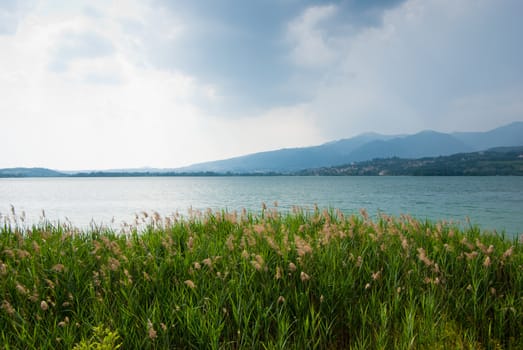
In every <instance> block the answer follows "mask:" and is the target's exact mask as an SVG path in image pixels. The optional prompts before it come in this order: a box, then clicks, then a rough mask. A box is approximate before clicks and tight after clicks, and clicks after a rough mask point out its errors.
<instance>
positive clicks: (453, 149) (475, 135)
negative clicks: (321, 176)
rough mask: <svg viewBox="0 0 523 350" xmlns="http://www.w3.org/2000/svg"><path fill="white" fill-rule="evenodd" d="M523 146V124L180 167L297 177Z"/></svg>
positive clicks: (366, 138) (374, 137) (371, 139)
mask: <svg viewBox="0 0 523 350" xmlns="http://www.w3.org/2000/svg"><path fill="white" fill-rule="evenodd" d="M504 146H523V122H515V123H512V124H509V125H506V126H503V127H500V128H497V129H494V130H490V131H487V132H459V133H451V134H446V133H439V132H435V131H422V132H420V133H417V134H414V135H402V136H391V135H380V134H374V133H370V134H363V135H359V136H356V137H353V138H349V139H343V140H338V141H333V142H329V143H325V144H323V145H319V146H312V147H302V148H286V149H280V150H275V151H268V152H260V153H254V154H249V155H245V156H241V157H235V158H230V159H225V160H218V161H212V162H205V163H199V164H195V165H191V166H188V167H184V168H179V169H175V171H179V172H205V171H210V172H218V173H227V172H232V173H265V172H281V173H292V172H296V171H299V170H303V169H310V168H320V167H330V166H336V165H342V164H349V163H352V162H359V161H366V160H371V159H375V158H390V157H398V158H422V157H437V156H446V155H451V154H456V153H466V152H476V151H483V150H486V149H489V148H494V147H504Z"/></svg>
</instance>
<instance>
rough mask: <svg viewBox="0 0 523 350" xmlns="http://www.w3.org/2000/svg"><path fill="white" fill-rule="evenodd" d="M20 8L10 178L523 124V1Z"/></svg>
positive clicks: (147, 0) (13, 33) (3, 144)
mask: <svg viewBox="0 0 523 350" xmlns="http://www.w3.org/2000/svg"><path fill="white" fill-rule="evenodd" d="M20 4H23V2H18V1H16V2H15V1H13V0H9V1H4V2H1V4H0V16H4V15H5V13H8V14H9V15H8V16H11V15H12V14H15V15H14V17H9V18H14V22H12V23H15V24H13V25H11V24H9V28H10V29H9V30H10V31H9V33H10V34H9V35H0V52H2V54H1V55H0V96H2V103H1V104H0V116H1V120H2V123H3V124H2V125H4V126H5V128H6V130H7V129H8V130H9V133H6V135H4V136H3V137H2V138H0V148H2V149H8V150H9V152H7V153H9V154H8V155H6V156H5V157H3V158H2V164H0V166H16V165H28V166H37V165H40V166H48V167H55V168H72V169H75V168H80V169H85V168H113V167H132V166H143V165H151V166H159V167H175V166H182V165H187V164H189V163H196V162H200V161H206V160H212V159H219V158H224V157H229V156H235V155H240V154H246V153H250V152H257V151H263V150H267V149H277V148H282V147H296V146H306V145H311V144H317V143H320V142H323V141H330V140H332V139H337V138H344V137H349V136H352V135H355V134H358V133H361V132H367V131H376V132H382V133H408V132H417V131H419V130H421V129H436V130H441V131H454V130H471V129H476V130H482V129H483V130H485V129H489V128H492V127H495V126H498V125H499V124H500V123H505V122H507V123H508V122H510V121H513V120H518V119H519V120H521V116H522V115H523V106H522V104H521V101H523V70H521V68H520V62H522V61H523V47H522V46H521V45H519V41H520V38H519V36H520V33H521V32H523V22H521V21H520V19H519V14H520V13H521V12H522V10H523V3H522V2H520V1H519V0H500V1H499V2H494V1H492V0H479V1H477V0H458V1H451V0H423V1H421V0H405V1H392V0H391V1H372V2H369V1H359V0H358V1H356V0H340V1H332V2H329V3H325V2H323V1H313V0H306V1H295V0H284V1H280V0H278V1H276V0H266V1H265V0H264V1H261V0H253V1H249V2H245V1H240V0H225V1H223V2H219V3H218V2H215V1H206V2H205V1H202V2H185V1H184V2H181V1H179V2H178V1H167V0H143V1H142V0H111V1H105V0H71V1H67V2H62V1H39V2H36V3H35V4H36V5H37V6H32V7H29V10H23V11H21V10H19V9H20V8H24V7H23V6H22V7H20V6H21V5H20ZM28 4H31V2H28ZM24 6H25V5H24ZM20 11H21V12H20ZM7 22H8V21H6V22H0V23H7ZM4 34H5V33H4Z"/></svg>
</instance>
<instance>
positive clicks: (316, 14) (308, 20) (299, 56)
mask: <svg viewBox="0 0 523 350" xmlns="http://www.w3.org/2000/svg"><path fill="white" fill-rule="evenodd" d="M335 14H336V7H335V6H333V5H327V6H314V7H310V8H308V9H307V10H306V11H305V12H304V13H303V14H302V15H301V16H300V17H298V18H297V19H295V20H293V21H291V22H290V23H289V25H288V29H287V37H288V40H289V41H290V42H291V45H292V46H293V48H292V50H291V58H292V60H293V62H294V63H295V64H297V65H300V66H303V67H312V68H313V67H318V66H324V65H326V64H331V63H332V62H333V60H334V58H335V56H336V53H335V50H334V49H333V48H332V47H330V44H329V43H327V42H326V41H327V40H328V39H329V38H328V36H327V33H326V31H325V30H322V27H321V26H320V25H321V24H322V22H324V21H327V20H329V19H330V18H332V17H333V16H334V15H335Z"/></svg>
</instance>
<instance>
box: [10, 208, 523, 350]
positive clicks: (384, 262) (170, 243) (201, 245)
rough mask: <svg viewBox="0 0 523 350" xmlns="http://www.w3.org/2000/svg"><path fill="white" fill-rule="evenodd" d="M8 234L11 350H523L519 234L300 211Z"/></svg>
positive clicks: (14, 229)
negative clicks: (502, 349) (117, 229)
mask: <svg viewBox="0 0 523 350" xmlns="http://www.w3.org/2000/svg"><path fill="white" fill-rule="evenodd" d="M136 224H137V225H138V226H135V225H125V226H124V227H122V229H121V231H115V230H111V229H109V228H103V227H92V228H91V229H90V230H84V231H81V230H79V229H76V228H74V227H73V226H72V225H71V224H65V225H52V224H50V223H48V222H43V223H42V224H40V225H35V226H32V227H25V226H23V225H21V224H20V223H19V221H16V220H9V221H4V224H3V226H2V227H0V343H1V344H2V347H3V348H6V349H46V348H48V349H71V348H75V347H76V349H88V348H89V349H91V348H95V349H96V348H98V349H106V348H117V347H120V348H122V349H167V348H183V349H190V348H194V349H207V348H209V349H221V348H224V349H230V348H232V349H253V348H254V349H283V348H285V349H296V348H307V349H309V348H312V349H314V348H319V349H338V348H354V349H359V348H361V349H363V348H365V349H367V348H380V349H389V348H397V349H409V348H436V349H438V348H440V349H442V348H470V349H500V348H507V349H509V348H514V349H515V348H523V336H522V334H523V249H522V244H521V243H520V242H518V241H517V239H515V238H508V237H505V236H504V235H496V234H493V233H489V232H482V231H481V230H479V229H478V228H477V227H473V226H470V227H468V228H467V229H462V228H460V227H457V226H454V225H452V224H449V223H443V222H437V223H435V222H430V221H422V220H417V219H414V218H411V217H409V216H400V217H391V216H386V215H379V216H377V217H376V218H371V217H370V216H369V215H368V214H367V213H366V212H365V211H362V212H361V213H360V214H357V215H356V214H354V215H348V216H346V215H344V214H342V213H341V212H339V211H335V210H323V211H322V210H320V209H318V208H315V209H314V210H312V211H308V210H304V209H300V208H295V209H294V210H293V211H292V212H285V213H283V212H278V211H277V209H276V208H267V206H264V207H263V208H262V210H261V211H260V212H259V213H253V212H246V211H243V212H241V213H236V212H233V213H229V212H226V211H220V212H211V211H207V212H206V213H192V214H191V215H190V216H188V217H180V216H174V217H169V218H162V217H161V216H160V215H157V214H154V215H147V214H145V213H143V214H140V215H137V220H136Z"/></svg>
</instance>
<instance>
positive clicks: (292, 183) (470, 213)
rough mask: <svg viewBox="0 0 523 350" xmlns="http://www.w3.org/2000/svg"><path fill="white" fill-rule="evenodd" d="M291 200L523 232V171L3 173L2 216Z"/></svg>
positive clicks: (129, 217)
mask: <svg viewBox="0 0 523 350" xmlns="http://www.w3.org/2000/svg"><path fill="white" fill-rule="evenodd" d="M275 201H277V203H278V207H279V208H280V210H282V211H285V210H290V209H291V208H292V207H293V206H295V205H297V206H301V207H305V208H311V209H312V208H313V207H314V204H317V205H318V206H319V207H321V208H325V207H330V208H338V209H341V210H342V211H343V212H345V213H358V212H359V210H360V209H361V208H365V209H367V211H368V212H369V213H370V214H377V213H379V212H384V213H387V214H393V215H399V214H410V215H412V216H414V217H417V218H421V219H425V218H428V219H431V220H447V221H455V222H456V221H459V222H461V223H463V224H466V222H467V217H468V218H469V219H470V222H471V223H472V224H476V225H479V226H481V227H482V228H484V229H495V230H497V231H498V232H501V231H503V230H505V231H506V232H507V233H508V234H510V235H517V234H521V233H523V177H141V178H30V179H0V214H1V215H2V216H3V217H4V218H5V217H6V216H8V215H10V211H11V209H10V207H11V205H12V206H14V208H15V210H16V212H17V214H18V215H21V213H22V211H23V212H25V215H26V220H25V222H26V223H29V224H32V223H37V222H38V221H39V220H40V216H41V213H42V210H45V216H46V218H47V219H48V220H51V221H61V222H63V221H65V220H66V218H67V219H69V220H70V221H71V222H72V223H73V224H74V225H77V226H80V227H87V226H88V225H89V224H90V223H91V221H94V222H96V223H97V224H110V223H111V222H113V223H115V224H116V225H120V224H121V223H122V222H124V221H125V222H129V223H130V222H133V221H134V214H135V213H141V212H143V211H146V212H149V213H152V212H153V211H156V212H158V213H160V214H161V215H164V216H167V215H171V214H173V213H176V212H179V213H181V214H186V213H187V212H188V210H189V208H193V209H197V210H206V209H208V208H211V209H213V210H214V209H227V210H229V211H234V210H241V209H243V208H246V209H249V210H252V211H259V210H260V209H261V205H262V203H263V202H264V203H267V205H268V206H269V207H271V206H273V203H274V202H275Z"/></svg>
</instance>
